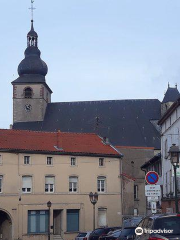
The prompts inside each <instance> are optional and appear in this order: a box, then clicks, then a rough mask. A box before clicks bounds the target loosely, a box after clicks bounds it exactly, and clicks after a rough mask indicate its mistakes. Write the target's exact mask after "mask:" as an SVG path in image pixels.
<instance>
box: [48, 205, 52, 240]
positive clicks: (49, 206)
mask: <svg viewBox="0 0 180 240" xmlns="http://www.w3.org/2000/svg"><path fill="white" fill-rule="evenodd" d="M51 205H52V203H51V201H49V202H47V207H48V209H49V222H48V240H50V216H51V212H50V211H51Z"/></svg>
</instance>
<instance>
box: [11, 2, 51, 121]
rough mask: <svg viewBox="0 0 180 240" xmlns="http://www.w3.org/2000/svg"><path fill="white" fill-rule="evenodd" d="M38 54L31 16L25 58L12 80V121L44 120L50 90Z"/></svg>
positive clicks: (49, 100)
mask: <svg viewBox="0 0 180 240" xmlns="http://www.w3.org/2000/svg"><path fill="white" fill-rule="evenodd" d="M32 3H33V2H32ZM31 9H32V10H33V9H34V8H31ZM40 56H41V52H40V50H39V49H38V34H37V33H36V32H35V31H34V22H33V17H32V20H31V30H30V32H29V33H28V34H27V48H26V50H25V58H24V59H23V60H22V61H21V63H20V64H19V66H18V74H19V77H18V78H17V79H16V80H14V81H13V82H12V85H13V123H17V122H34V121H43V120H44V115H45V112H46V107H47V104H48V103H50V102H51V94H52V91H51V89H50V88H49V86H48V85H47V83H46V79H45V76H46V74H47V72H48V67H47V65H46V63H45V62H44V61H43V60H42V59H41V57H40Z"/></svg>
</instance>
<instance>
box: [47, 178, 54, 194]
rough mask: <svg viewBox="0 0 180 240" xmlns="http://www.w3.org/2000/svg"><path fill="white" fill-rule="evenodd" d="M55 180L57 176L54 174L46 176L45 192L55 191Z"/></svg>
mask: <svg viewBox="0 0 180 240" xmlns="http://www.w3.org/2000/svg"><path fill="white" fill-rule="evenodd" d="M54 182H55V178H54V177H52V176H48V177H45V192H49V193H53V192H54Z"/></svg>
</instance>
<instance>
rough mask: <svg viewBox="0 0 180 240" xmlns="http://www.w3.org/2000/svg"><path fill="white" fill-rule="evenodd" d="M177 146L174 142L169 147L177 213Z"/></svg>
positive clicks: (177, 210) (177, 211)
mask: <svg viewBox="0 0 180 240" xmlns="http://www.w3.org/2000/svg"><path fill="white" fill-rule="evenodd" d="M179 153H180V152H179V147H178V146H176V144H172V146H171V147H170V149H169V154H170V160H171V163H172V165H173V169H174V181H175V207H176V213H179V207H178V195H177V168H178V167H179V165H178V164H179Z"/></svg>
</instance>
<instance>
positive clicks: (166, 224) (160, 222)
mask: <svg viewBox="0 0 180 240" xmlns="http://www.w3.org/2000/svg"><path fill="white" fill-rule="evenodd" d="M154 229H155V230H159V229H162V230H163V229H165V230H172V233H170V232H169V233H168V232H167V233H163V234H161V235H179V234H180V217H177V216H175V217H164V218H158V219H156V220H155V223H154Z"/></svg>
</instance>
